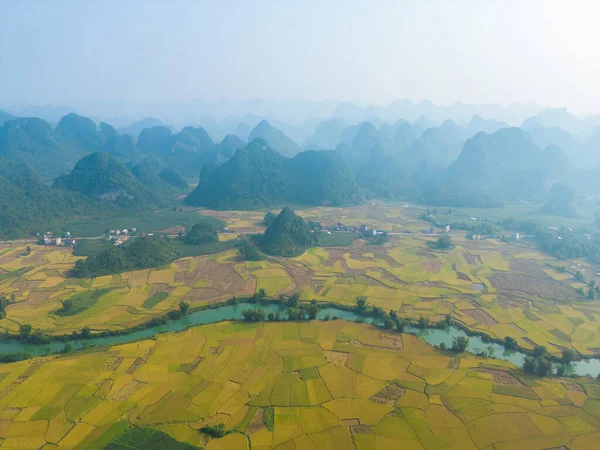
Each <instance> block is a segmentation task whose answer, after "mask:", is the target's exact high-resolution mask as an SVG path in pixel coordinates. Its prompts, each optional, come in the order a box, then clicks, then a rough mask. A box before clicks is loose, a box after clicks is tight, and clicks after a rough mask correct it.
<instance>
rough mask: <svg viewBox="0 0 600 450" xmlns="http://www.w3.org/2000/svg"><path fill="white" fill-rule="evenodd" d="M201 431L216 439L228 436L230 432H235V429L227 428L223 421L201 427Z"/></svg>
mask: <svg viewBox="0 0 600 450" xmlns="http://www.w3.org/2000/svg"><path fill="white" fill-rule="evenodd" d="M200 431H202V432H203V433H205V434H208V435H209V436H211V437H214V438H216V439H219V438H222V437H224V436H227V435H228V434H229V433H233V430H226V429H225V424H223V423H220V424H218V425H215V426H212V425H206V426H205V427H202V428H200Z"/></svg>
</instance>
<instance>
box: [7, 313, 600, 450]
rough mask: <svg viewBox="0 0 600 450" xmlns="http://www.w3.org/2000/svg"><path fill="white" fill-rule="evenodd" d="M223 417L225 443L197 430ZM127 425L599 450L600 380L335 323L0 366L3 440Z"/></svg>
mask: <svg viewBox="0 0 600 450" xmlns="http://www.w3.org/2000/svg"><path fill="white" fill-rule="evenodd" d="M220 424H222V425H223V426H224V430H225V432H227V434H226V435H225V436H224V437H221V438H216V437H210V436H209V434H207V433H206V432H203V431H201V430H202V429H204V430H206V428H205V427H217V426H219V425H220ZM131 427H139V428H138V429H140V433H137V434H135V436H138V437H139V436H140V435H144V436H147V435H148V433H149V432H151V433H153V434H154V435H156V434H157V433H159V432H160V433H161V434H162V433H166V434H167V435H169V436H170V437H171V438H173V439H175V440H177V441H179V442H180V444H181V445H180V446H181V448H189V447H186V446H185V445H184V444H188V445H192V446H198V447H200V446H201V447H204V448H206V449H209V450H210V449H228V450H229V449H230V450H237V449H239V450H246V449H250V448H251V449H253V450H260V449H270V448H275V449H298V450H303V449H319V450H327V449H332V450H341V449H357V450H363V449H446V448H458V449H478V448H480V449H490V450H491V449H542V448H545V449H550V448H568V449H571V450H578V449H593V448H597V442H598V439H599V438H600V385H598V384H597V382H596V381H595V380H590V379H588V378H578V379H576V380H573V379H561V378H554V379H551V380H550V379H531V378H528V377H526V376H524V375H523V373H522V372H521V371H520V370H517V369H516V368H514V367H512V366H511V365H510V364H509V363H507V362H503V361H498V360H493V359H483V358H478V357H474V356H470V355H466V354H463V355H458V356H457V355H455V354H446V353H443V352H441V351H438V350H436V349H434V348H432V347H430V346H428V345H426V344H424V343H423V342H422V341H420V340H418V339H417V338H416V337H414V336H411V335H407V334H397V333H395V332H387V331H384V330H382V329H380V328H375V327H373V326H370V325H366V324H356V323H350V322H346V321H341V320H336V321H329V322H317V321H313V322H301V323H292V322H284V323H260V324H243V323H232V322H222V323H219V324H213V325H204V326H198V327H194V328H191V329H189V330H187V331H184V332H180V333H168V334H163V335H158V336H155V338H154V339H151V340H143V341H138V342H134V343H128V344H124V345H117V346H113V347H109V348H103V349H100V348H97V349H93V350H87V351H85V352H77V353H70V354H66V355H60V356H48V357H42V358H35V359H33V360H27V361H21V362H17V363H10V364H2V365H0V446H1V447H2V448H20V449H25V448H42V447H43V448H74V449H90V448H104V447H105V446H106V445H113V446H114V447H109V448H137V447H136V445H137V444H138V442H136V441H132V437H131V434H128V432H126V430H128V429H130V430H131ZM144 430H145V431H144ZM111 442H114V443H115V444H111ZM162 442H165V440H164V439H163V440H162ZM169 442H170V444H169V446H167V447H162V448H179V447H175V445H176V444H175V441H169ZM124 444H126V445H125V446H124ZM119 445H121V446H119ZM145 448H151V447H145Z"/></svg>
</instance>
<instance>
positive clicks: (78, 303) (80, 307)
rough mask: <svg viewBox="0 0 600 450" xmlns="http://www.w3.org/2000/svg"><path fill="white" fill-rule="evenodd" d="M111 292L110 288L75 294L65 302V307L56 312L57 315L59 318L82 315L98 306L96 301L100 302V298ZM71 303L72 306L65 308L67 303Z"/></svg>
mask: <svg viewBox="0 0 600 450" xmlns="http://www.w3.org/2000/svg"><path fill="white" fill-rule="evenodd" d="M111 290H112V289H110V288H106V289H95V290H92V291H86V292H81V293H79V294H75V295H73V296H71V297H69V298H68V299H67V300H65V302H64V303H63V306H62V307H61V308H60V309H58V310H57V311H55V314H56V315H57V316H62V317H65V316H74V315H75V314H79V313H82V312H83V311H85V310H87V309H90V308H91V307H92V306H94V305H95V304H96V301H98V299H99V298H100V297H102V296H103V295H104V294H107V293H109V292H110V291H111ZM69 301H70V303H71V306H70V307H68V308H65V306H64V305H65V304H67V302H69Z"/></svg>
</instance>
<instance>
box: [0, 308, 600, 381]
mask: <svg viewBox="0 0 600 450" xmlns="http://www.w3.org/2000/svg"><path fill="white" fill-rule="evenodd" d="M248 308H261V309H263V310H264V311H265V313H267V314H268V313H270V312H272V313H277V312H279V313H281V315H282V317H285V311H286V308H285V307H280V306H279V305H276V304H272V303H271V304H268V305H251V304H244V303H242V304H236V305H223V306H217V307H215V308H210V309H203V310H200V311H195V312H193V313H191V314H189V315H187V316H185V317H183V318H181V319H178V320H171V321H169V322H167V323H165V324H162V325H157V326H153V327H149V328H146V329H144V330H139V331H133V332H131V333H127V334H122V335H118V336H106V337H93V338H90V339H87V340H75V341H69V342H71V344H72V345H73V349H74V350H77V349H80V348H83V347H84V346H110V345H116V344H122V343H125V342H132V341H136V340H139V339H147V338H152V337H153V336H155V335H157V334H160V333H166V332H169V331H182V330H185V329H186V328H189V327H191V326H194V325H206V324H210V323H216V322H221V321H223V320H230V319H232V320H239V319H241V318H242V311H243V310H245V309H248ZM328 315H329V316H330V317H333V316H336V317H337V318H338V319H343V320H348V321H353V322H354V321H358V320H360V321H362V322H365V323H373V324H380V320H378V319H376V318H373V317H364V316H359V315H358V314H356V313H354V312H352V311H346V310H343V309H338V308H333V307H328V308H322V309H320V310H319V313H318V315H317V318H318V319H324V318H325V317H326V316H328ZM406 332H407V333H410V334H414V335H416V336H418V337H420V338H422V339H423V340H424V341H426V342H427V343H428V344H431V345H435V346H439V345H440V344H442V343H444V344H446V346H447V347H448V348H449V347H451V346H452V340H453V339H454V337H456V336H467V334H466V333H465V332H464V331H463V330H461V329H460V328H457V327H453V326H451V327H448V328H446V329H433V328H432V329H417V328H407V329H406ZM64 346H65V342H60V341H53V342H49V343H46V344H26V343H22V342H20V341H18V340H4V341H0V353H17V352H26V353H29V354H31V355H33V356H42V355H45V354H48V353H57V352H60V351H61V350H62V349H63V348H64ZM467 351H468V352H470V353H473V354H477V353H478V352H481V351H486V352H491V354H492V356H493V357H495V358H498V359H503V360H507V361H510V362H512V363H513V364H514V365H516V366H518V367H522V366H523V362H524V360H525V357H526V355H525V354H524V353H522V352H520V351H515V350H508V349H506V348H505V347H503V346H502V345H499V344H496V343H486V342H483V340H482V339H481V338H480V337H478V336H469V346H468V348H467ZM567 372H568V373H569V374H572V375H582V376H583V375H591V376H593V377H596V376H598V375H599V374H600V359H588V360H583V361H577V362H574V363H571V364H570V365H569V367H568V370H567Z"/></svg>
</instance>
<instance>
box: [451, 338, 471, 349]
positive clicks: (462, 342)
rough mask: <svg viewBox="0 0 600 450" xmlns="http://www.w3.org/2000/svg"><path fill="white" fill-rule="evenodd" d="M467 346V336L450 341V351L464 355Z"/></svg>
mask: <svg viewBox="0 0 600 450" xmlns="http://www.w3.org/2000/svg"><path fill="white" fill-rule="evenodd" d="M468 346H469V338H468V337H467V336H455V337H454V339H453V340H452V351H454V352H457V353H464V352H465V350H466V349H467V347H468Z"/></svg>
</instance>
